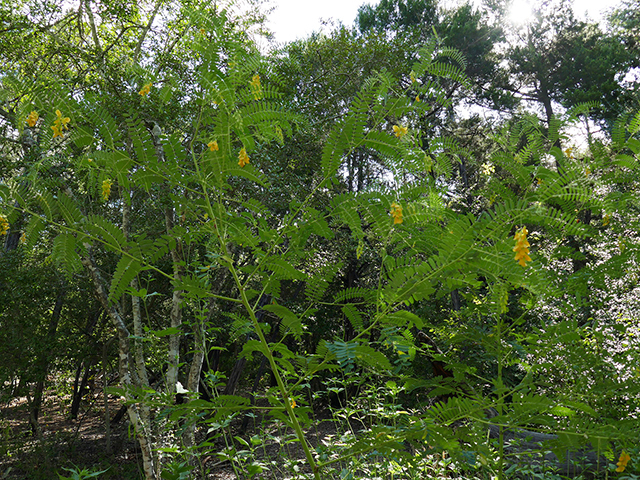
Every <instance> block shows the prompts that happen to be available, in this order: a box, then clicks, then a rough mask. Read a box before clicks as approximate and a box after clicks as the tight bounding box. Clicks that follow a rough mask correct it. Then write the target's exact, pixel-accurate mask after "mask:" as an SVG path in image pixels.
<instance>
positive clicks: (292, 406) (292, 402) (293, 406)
mask: <svg viewBox="0 0 640 480" xmlns="http://www.w3.org/2000/svg"><path fill="white" fill-rule="evenodd" d="M296 405H297V403H296V401H295V400H294V399H293V398H292V399H291V408H296Z"/></svg>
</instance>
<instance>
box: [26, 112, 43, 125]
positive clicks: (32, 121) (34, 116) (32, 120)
mask: <svg viewBox="0 0 640 480" xmlns="http://www.w3.org/2000/svg"><path fill="white" fill-rule="evenodd" d="M39 118H40V115H38V112H36V111H35V110H34V111H32V112H31V113H30V114H29V116H28V117H27V125H29V126H30V127H35V126H36V123H37V122H38V119H39Z"/></svg>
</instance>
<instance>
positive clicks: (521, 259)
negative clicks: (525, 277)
mask: <svg viewBox="0 0 640 480" xmlns="http://www.w3.org/2000/svg"><path fill="white" fill-rule="evenodd" d="M528 233H529V232H528V231H527V227H522V230H519V231H517V232H516V234H515V235H514V236H513V239H514V240H515V241H516V246H515V247H513V251H514V252H516V256H515V261H516V262H518V263H519V264H520V265H521V266H523V267H526V266H527V262H530V261H531V257H529V246H530V245H529V242H528V241H527V234H528Z"/></svg>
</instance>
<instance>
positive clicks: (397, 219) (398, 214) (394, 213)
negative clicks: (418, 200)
mask: <svg viewBox="0 0 640 480" xmlns="http://www.w3.org/2000/svg"><path fill="white" fill-rule="evenodd" d="M389 213H390V214H391V217H393V224H394V225H396V224H398V223H402V221H403V218H402V206H401V205H398V204H397V203H396V202H393V203H392V204H391V211H390V212H389Z"/></svg>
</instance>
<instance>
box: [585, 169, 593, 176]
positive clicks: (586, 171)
mask: <svg viewBox="0 0 640 480" xmlns="http://www.w3.org/2000/svg"><path fill="white" fill-rule="evenodd" d="M589 175H591V169H590V168H589V167H587V168H586V169H585V170H584V176H585V177H588V176H589Z"/></svg>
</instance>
